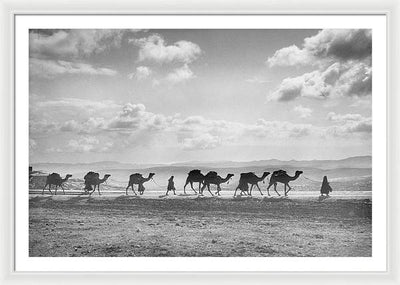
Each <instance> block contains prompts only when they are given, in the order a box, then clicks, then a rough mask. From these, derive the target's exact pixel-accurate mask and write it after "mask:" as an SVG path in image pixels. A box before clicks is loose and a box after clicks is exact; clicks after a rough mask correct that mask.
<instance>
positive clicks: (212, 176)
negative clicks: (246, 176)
mask: <svg viewBox="0 0 400 285" xmlns="http://www.w3.org/2000/svg"><path fill="white" fill-rule="evenodd" d="M233 176H234V175H233V174H231V173H229V174H228V175H226V178H222V177H221V176H219V175H218V174H217V172H215V171H210V172H208V173H207V174H206V175H205V176H204V180H203V187H202V188H201V191H200V195H203V191H204V189H205V188H206V187H207V190H208V192H210V194H211V195H212V196H214V195H213V194H212V193H211V191H210V184H214V185H217V192H215V195H218V196H220V195H221V194H219V192H220V191H221V186H220V184H222V183H226V182H228V183H229V179H231V178H232V177H233Z"/></svg>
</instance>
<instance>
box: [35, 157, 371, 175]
mask: <svg viewBox="0 0 400 285" xmlns="http://www.w3.org/2000/svg"><path fill="white" fill-rule="evenodd" d="M31 166H32V167H33V170H42V171H47V172H53V171H54V172H57V171H62V172H86V171H89V170H95V171H100V170H107V169H113V170H118V169H119V170H140V169H161V168H163V169H165V168H168V167H170V168H172V169H173V168H188V169H189V168H208V169H218V168H219V169H220V168H224V169H229V168H251V167H254V168H256V169H261V168H263V167H264V168H266V169H270V168H284V169H286V168H289V169H295V168H317V169H322V170H331V169H339V168H343V169H352V168H358V169H370V168H371V167H372V157H371V156H355V157H349V158H345V159H340V160H289V161H284V160H278V159H268V160H257V161H248V162H238V161H210V162H200V161H189V162H180V163H172V164H131V163H121V162H117V161H99V162H91V163H33V164H32V165H31Z"/></svg>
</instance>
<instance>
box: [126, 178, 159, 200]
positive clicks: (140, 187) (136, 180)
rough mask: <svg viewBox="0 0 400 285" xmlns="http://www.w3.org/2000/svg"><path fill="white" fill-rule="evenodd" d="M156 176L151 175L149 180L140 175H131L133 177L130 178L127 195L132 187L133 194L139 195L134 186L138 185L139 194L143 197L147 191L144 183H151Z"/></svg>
mask: <svg viewBox="0 0 400 285" xmlns="http://www.w3.org/2000/svg"><path fill="white" fill-rule="evenodd" d="M154 175H155V174H154V173H149V176H148V177H147V178H145V177H143V175H142V174H140V173H134V174H131V176H129V183H128V186H127V187H126V189H125V194H126V195H128V189H129V187H131V188H132V191H133V193H135V195H137V193H136V191H135V189H134V188H133V185H134V184H136V185H138V192H139V194H140V195H143V193H144V190H145V188H144V186H143V183H145V182H147V181H149V180H150V179H151V178H153V176H154Z"/></svg>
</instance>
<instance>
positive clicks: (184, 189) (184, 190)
mask: <svg viewBox="0 0 400 285" xmlns="http://www.w3.org/2000/svg"><path fill="white" fill-rule="evenodd" d="M188 184H189V181H188V180H187V179H186V183H185V186H183V194H185V195H186V185H188Z"/></svg>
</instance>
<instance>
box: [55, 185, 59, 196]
mask: <svg viewBox="0 0 400 285" xmlns="http://www.w3.org/2000/svg"><path fill="white" fill-rule="evenodd" d="M57 188H58V185H56V193H55V195H57Z"/></svg>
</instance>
